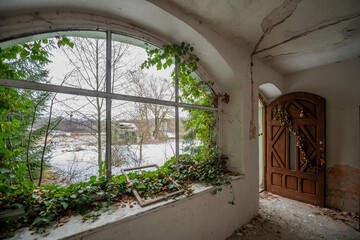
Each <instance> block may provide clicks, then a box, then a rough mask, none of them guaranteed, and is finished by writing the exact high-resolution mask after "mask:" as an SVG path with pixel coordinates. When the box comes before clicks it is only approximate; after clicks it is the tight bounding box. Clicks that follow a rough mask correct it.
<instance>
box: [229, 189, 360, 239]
mask: <svg viewBox="0 0 360 240" xmlns="http://www.w3.org/2000/svg"><path fill="white" fill-rule="evenodd" d="M259 196H260V210H259V216H257V217H256V218H254V219H253V220H252V221H250V223H248V224H246V225H245V226H243V227H242V228H241V229H238V230H237V231H235V232H234V234H233V235H232V236H230V237H229V238H228V240H236V239H246V240H262V239H264V240H265V239H289V240H298V239H299V240H300V239H306V240H308V239H339V240H340V239H341V240H343V239H357V240H359V239H360V232H359V231H357V230H358V229H359V216H358V215H355V214H350V213H345V212H337V211H333V210H330V209H327V208H320V207H316V206H313V205H310V204H306V203H301V202H298V201H295V200H291V199H288V198H284V197H280V196H278V195H274V194H271V193H267V192H262V193H261V194H260V195H259ZM356 229H357V230H356Z"/></svg>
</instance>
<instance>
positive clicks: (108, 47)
mask: <svg viewBox="0 0 360 240" xmlns="http://www.w3.org/2000/svg"><path fill="white" fill-rule="evenodd" d="M106 92H107V93H111V31H110V30H108V31H107V32H106ZM105 161H106V178H107V180H108V181H111V97H109V96H107V97H106V152H105Z"/></svg>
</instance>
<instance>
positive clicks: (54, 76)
mask: <svg viewBox="0 0 360 240" xmlns="http://www.w3.org/2000/svg"><path fill="white" fill-rule="evenodd" d="M105 39H106V34H105V33H103V32H89V31H82V32H76V31H74V32H55V33H48V34H40V35H34V36H31V37H26V38H22V39H17V40H14V41H9V42H6V43H1V44H0V46H1V47H2V48H5V49H4V50H3V51H14V49H16V48H18V50H15V51H17V52H18V53H17V54H16V57H15V58H14V59H9V60H6V61H4V62H6V63H8V64H10V67H11V68H12V69H17V70H16V72H17V73H18V74H17V75H18V77H19V79H22V80H26V81H32V82H39V83H49V84H54V85H61V86H68V87H77V88H82V89H88V90H96V91H105V72H106V71H105V66H106V40H105ZM68 41H69V42H68ZM62 43H66V44H65V45H61V44H62ZM19 48H20V49H21V51H20V50H19ZM47 60H48V61H47ZM2 77H4V76H2ZM8 78H15V79H16V78H17V77H16V76H8Z"/></svg>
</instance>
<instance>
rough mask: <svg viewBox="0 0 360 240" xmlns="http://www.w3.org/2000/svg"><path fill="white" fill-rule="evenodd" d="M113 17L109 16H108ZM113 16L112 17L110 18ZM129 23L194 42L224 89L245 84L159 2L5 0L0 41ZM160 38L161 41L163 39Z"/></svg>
mask: <svg viewBox="0 0 360 240" xmlns="http://www.w3.org/2000/svg"><path fill="white" fill-rule="evenodd" d="M107 19H109V20H107ZM110 19H111V20H110ZM66 25H68V26H69V27H74V28H76V26H78V27H80V26H94V27H96V26H98V27H100V28H101V27H105V28H106V27H108V28H111V27H113V26H115V27H116V26H120V25H122V26H125V25H126V27H127V28H128V29H132V28H133V32H136V31H138V32H143V33H146V34H148V35H149V36H153V38H154V39H156V38H157V39H158V40H159V39H161V41H162V42H175V43H180V42H182V41H185V42H189V43H190V44H192V45H193V46H194V49H195V51H194V52H195V54H196V55H197V56H198V57H199V58H200V61H201V62H200V64H201V67H202V68H203V70H205V71H204V72H206V73H208V74H209V75H210V76H207V78H208V79H209V78H210V80H215V81H216V84H217V86H218V87H219V88H220V89H222V90H225V91H226V90H227V89H233V88H234V87H235V88H236V87H241V85H240V83H239V82H238V81H236V77H235V75H234V72H233V71H232V69H231V68H230V67H229V65H228V64H227V63H226V62H225V60H224V58H223V57H222V56H221V55H220V54H219V52H218V51H217V49H215V48H214V47H213V45H211V44H210V43H209V42H208V41H207V40H206V39H205V38H204V37H203V36H202V35H201V34H199V33H198V32H196V31H195V30H194V29H193V28H191V27H190V26H188V25H186V24H185V23H184V22H183V21H181V20H180V19H178V18H176V17H174V16H172V15H171V14H169V13H168V12H166V11H164V10H163V9H161V8H159V7H157V6H156V5H154V4H152V3H150V2H147V1H142V0H121V1H118V0H102V1H98V0H47V1H43V0H5V1H4V0H2V1H1V8H0V41H4V40H6V39H9V38H11V37H14V36H21V35H24V34H25V35H26V34H30V33H31V32H32V31H35V32H36V31H38V32H41V31H46V30H49V29H50V30H52V31H54V30H61V29H63V28H64V26H66ZM161 41H160V42H161Z"/></svg>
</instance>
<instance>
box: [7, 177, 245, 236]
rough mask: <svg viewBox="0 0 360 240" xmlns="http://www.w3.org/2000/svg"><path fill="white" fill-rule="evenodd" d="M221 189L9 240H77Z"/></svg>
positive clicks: (116, 208)
mask: <svg viewBox="0 0 360 240" xmlns="http://www.w3.org/2000/svg"><path fill="white" fill-rule="evenodd" d="M231 179H232V180H231V181H232V183H233V184H234V183H235V182H238V181H241V180H243V179H244V175H240V176H232V177H231ZM221 187H222V188H224V187H226V185H225V186H218V187H213V186H206V185H204V184H194V185H193V187H192V189H193V190H194V192H193V193H192V194H191V195H186V194H184V195H181V196H178V197H176V198H174V199H169V200H165V201H161V202H158V203H155V204H152V205H149V206H146V207H140V206H139V205H138V204H136V205H133V208H130V207H129V205H126V207H124V208H122V207H121V206H120V204H113V205H111V206H110V207H109V208H102V209H101V210H100V211H99V212H100V213H101V215H100V216H99V218H98V219H97V220H95V221H94V222H91V219H89V220H87V221H86V222H82V216H80V215H78V216H72V217H71V220H70V221H69V222H67V223H65V224H64V225H63V226H61V227H56V224H52V225H50V226H49V227H47V228H46V231H45V233H43V234H36V233H34V232H33V231H30V230H28V229H27V228H23V229H20V230H19V231H18V232H17V233H16V234H15V236H14V237H13V239H80V238H82V237H84V236H89V235H91V234H94V233H97V232H101V231H102V230H105V229H106V228H110V227H112V226H116V225H121V224H122V223H125V222H128V221H131V220H135V219H137V218H141V217H142V216H145V215H149V214H151V213H155V212H158V211H161V209H164V208H169V207H176V206H177V205H180V204H181V203H184V202H185V201H191V200H193V199H198V200H201V197H202V196H203V195H207V194H209V193H210V194H211V195H216V194H217V191H216V190H217V189H218V188H221ZM213 197H216V196H213ZM229 200H230V199H229ZM174 227H175V226H174Z"/></svg>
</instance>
